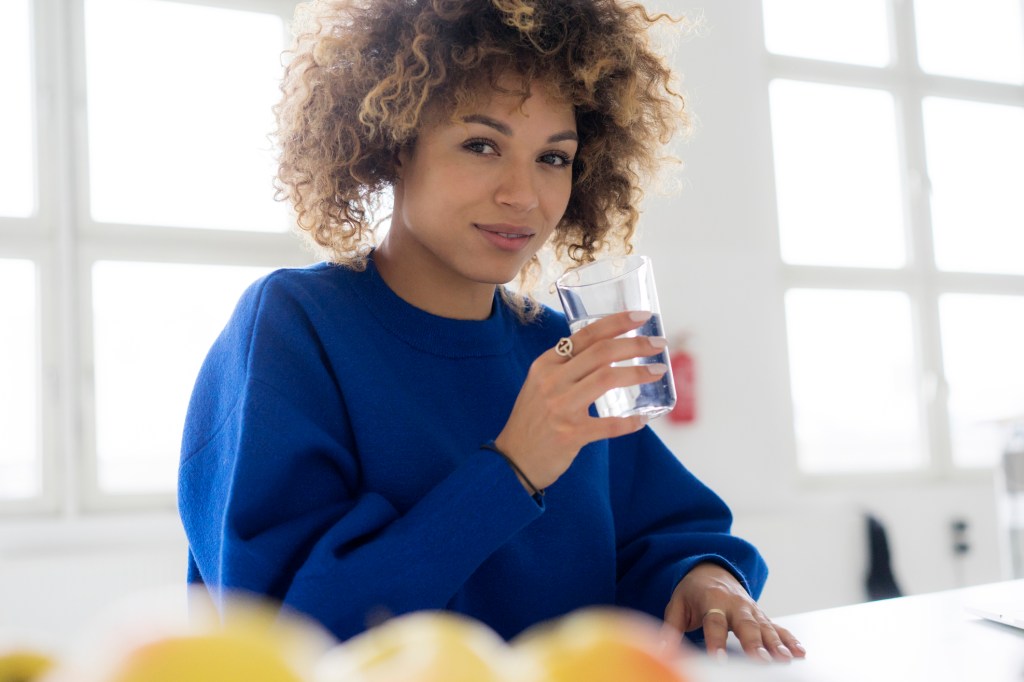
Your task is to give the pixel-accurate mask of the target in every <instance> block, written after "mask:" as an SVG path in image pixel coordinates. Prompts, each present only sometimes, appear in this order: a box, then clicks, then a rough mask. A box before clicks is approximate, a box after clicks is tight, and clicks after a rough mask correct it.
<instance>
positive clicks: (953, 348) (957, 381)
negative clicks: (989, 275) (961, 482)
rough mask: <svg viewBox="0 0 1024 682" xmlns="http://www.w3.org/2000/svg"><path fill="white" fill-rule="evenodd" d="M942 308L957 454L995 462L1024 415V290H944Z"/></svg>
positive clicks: (964, 459)
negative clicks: (1002, 293) (999, 293)
mask: <svg viewBox="0 0 1024 682" xmlns="http://www.w3.org/2000/svg"><path fill="white" fill-rule="evenodd" d="M939 313H940V320H941V323H942V342H943V357H944V360H945V374H946V380H947V381H948V382H949V418H950V429H951V431H952V437H953V459H954V461H955V462H956V463H958V464H961V465H963V466H974V465H983V464H990V465H991V464H996V463H997V462H998V459H999V455H1000V453H1001V452H1002V447H1003V445H1004V444H1005V442H1006V437H1007V433H1008V426H1009V424H1010V422H1011V420H1014V419H1020V418H1021V417H1022V416H1024V381H1022V377H1024V352H1022V349H1024V296H994V295H978V294H946V295H944V296H942V297H941V298H940V299H939Z"/></svg>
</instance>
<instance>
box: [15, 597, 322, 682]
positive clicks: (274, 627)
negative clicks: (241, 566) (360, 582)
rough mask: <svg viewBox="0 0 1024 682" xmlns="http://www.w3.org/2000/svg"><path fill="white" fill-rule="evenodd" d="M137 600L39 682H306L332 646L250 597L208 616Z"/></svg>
mask: <svg viewBox="0 0 1024 682" xmlns="http://www.w3.org/2000/svg"><path fill="white" fill-rule="evenodd" d="M154 596H156V595H143V596H141V597H139V598H135V599H131V600H128V601H126V602H123V603H120V604H117V605H115V608H112V609H111V610H110V611H108V613H107V614H105V615H104V617H103V618H101V619H100V620H99V621H98V626H94V628H93V629H92V630H93V631H94V632H92V633H90V634H91V636H89V637H86V638H84V639H83V640H82V641H80V642H79V643H78V646H77V647H75V655H73V656H70V657H69V658H68V660H66V661H64V664H63V665H62V666H59V667H58V668H57V669H55V670H54V671H53V673H52V674H51V677H47V678H46V679H45V680H40V681H39V682H307V681H308V679H309V676H310V675H311V673H312V669H313V666H314V665H315V664H316V662H317V661H319V660H320V658H321V657H322V656H323V654H324V652H325V651H327V650H328V649H329V648H330V647H331V646H333V645H334V644H335V643H336V640H335V639H334V638H333V637H331V636H330V635H329V634H327V632H326V631H325V630H324V629H323V628H322V627H320V626H319V625H318V624H316V623H314V622H313V621H310V620H309V619H307V618H305V617H302V616H300V615H297V614H293V613H287V612H282V611H281V610H280V607H279V605H277V604H274V603H272V602H270V601H267V600H263V599H260V598H257V597H253V596H243V595H230V596H228V597H227V598H225V600H224V601H223V603H222V604H221V608H220V609H217V608H214V606H213V603H212V602H211V601H210V600H209V599H208V598H206V597H203V598H199V597H200V596H201V594H192V595H190V603H189V607H188V609H187V611H186V610H185V609H182V608H181V607H182V604H181V601H180V596H179V598H178V599H177V600H175V602H174V605H175V608H170V609H168V608H166V606H167V603H166V602H165V601H164V599H163V598H162V597H160V598H157V599H156V600H155V601H154V598H153V597H154ZM0 682H4V681H3V680H0Z"/></svg>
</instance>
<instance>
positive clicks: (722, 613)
mask: <svg viewBox="0 0 1024 682" xmlns="http://www.w3.org/2000/svg"><path fill="white" fill-rule="evenodd" d="M712 613H717V614H720V615H721V616H722V618H725V619H726V620H729V616H727V615H725V611H723V610H722V609H708V610H707V611H706V612H705V613H704V618H707V617H708V616H710V615H711V614H712ZM704 618H701V620H704Z"/></svg>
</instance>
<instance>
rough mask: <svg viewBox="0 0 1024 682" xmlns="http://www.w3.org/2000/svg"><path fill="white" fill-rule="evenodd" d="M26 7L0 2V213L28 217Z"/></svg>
mask: <svg viewBox="0 0 1024 682" xmlns="http://www.w3.org/2000/svg"><path fill="white" fill-rule="evenodd" d="M29 9H30V5H29V0H4V2H0V83H3V106H0V131H3V132H2V134H0V216H12V217H23V216H28V215H29V214H31V213H32V211H33V209H34V208H35V201H36V197H35V183H34V178H35V156H34V154H33V141H34V137H35V126H34V125H33V123H32V116H33V109H34V106H33V100H32V60H31V48H32V40H31V36H32V30H31V29H32V22H31V18H30V12H29Z"/></svg>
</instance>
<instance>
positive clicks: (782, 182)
mask: <svg viewBox="0 0 1024 682" xmlns="http://www.w3.org/2000/svg"><path fill="white" fill-rule="evenodd" d="M762 6H763V9H764V31H765V48H766V50H767V53H768V54H767V56H766V64H767V72H768V76H769V77H768V84H767V87H768V96H769V101H770V110H771V128H772V143H773V153H774V157H775V187H776V199H777V210H778V216H777V217H778V229H779V244H780V254H779V255H780V261H781V266H782V269H783V273H784V283H785V284H784V286H785V295H784V298H785V310H786V319H787V333H788V344H789V367H790V384H791V390H792V400H793V413H794V432H795V435H796V442H797V463H798V467H799V469H800V470H801V471H803V472H805V473H809V474H851V473H884V472H892V471H915V470H917V471H950V472H954V471H958V470H967V469H974V468H984V467H992V466H995V465H997V464H999V462H1000V457H1001V455H1002V451H1003V447H1004V445H1005V442H1006V436H1007V432H1008V431H1007V426H1008V424H1010V423H1011V422H1012V421H1013V420H1014V419H1018V420H1019V419H1021V418H1024V359H1022V358H1024V354H1022V353H1021V350H1020V349H1021V348H1024V202H1021V199H1020V194H1021V188H1022V187H1024V106H1022V104H1021V103H1022V102H1024V87H1022V85H1024V21H1022V15H1021V8H1022V4H1021V2H1019V0H979V1H978V2H972V3H968V4H964V3H961V2H953V0H916V1H914V2H897V1H896V0H871V1H869V2H861V1H859V0H763V3H762ZM915 47H916V49H915Z"/></svg>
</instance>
